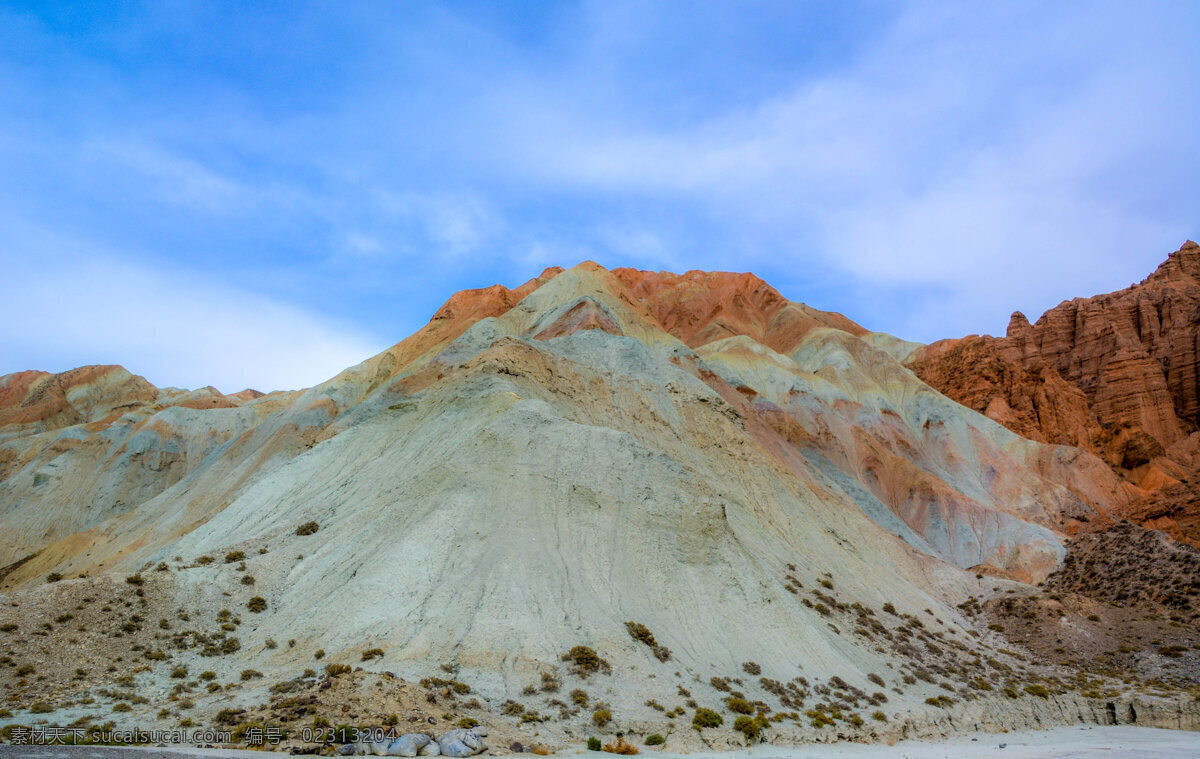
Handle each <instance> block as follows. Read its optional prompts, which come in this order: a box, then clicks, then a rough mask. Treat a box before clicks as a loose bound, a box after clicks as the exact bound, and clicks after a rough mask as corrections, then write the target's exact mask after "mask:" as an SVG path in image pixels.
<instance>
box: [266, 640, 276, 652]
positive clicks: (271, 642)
mask: <svg viewBox="0 0 1200 759" xmlns="http://www.w3.org/2000/svg"><path fill="white" fill-rule="evenodd" d="M263 645H264V646H266V647H267V648H269V649H271V650H272V651H274V650H275V649H276V648H277V647H278V646H279V644H278V643H276V642H275V639H274V638H267V639H266V641H265V642H264V643H263Z"/></svg>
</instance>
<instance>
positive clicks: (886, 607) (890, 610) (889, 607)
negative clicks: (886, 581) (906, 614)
mask: <svg viewBox="0 0 1200 759" xmlns="http://www.w3.org/2000/svg"><path fill="white" fill-rule="evenodd" d="M883 610H884V611H886V612H887V613H888V614H891V615H892V616H895V617H898V616H900V615H899V614H897V613H896V607H895V606H892V602H891V601H888V602H887V603H885V604H884V605H883Z"/></svg>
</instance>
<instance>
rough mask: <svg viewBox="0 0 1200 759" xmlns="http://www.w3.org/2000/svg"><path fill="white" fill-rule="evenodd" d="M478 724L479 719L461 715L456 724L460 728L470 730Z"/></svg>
mask: <svg viewBox="0 0 1200 759" xmlns="http://www.w3.org/2000/svg"><path fill="white" fill-rule="evenodd" d="M478 724H479V720H477V719H471V718H470V717H463V718H462V719H460V720H459V721H458V726H459V727H461V728H464V729H467V730H470V729H471V728H473V727H475V726H477V725H478Z"/></svg>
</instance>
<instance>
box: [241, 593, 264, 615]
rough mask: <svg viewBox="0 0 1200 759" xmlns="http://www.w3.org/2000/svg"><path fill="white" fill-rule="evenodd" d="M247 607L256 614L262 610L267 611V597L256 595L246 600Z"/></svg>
mask: <svg viewBox="0 0 1200 759" xmlns="http://www.w3.org/2000/svg"><path fill="white" fill-rule="evenodd" d="M246 608H247V609H249V610H250V611H252V612H254V613H255V614H258V613H259V612H261V611H266V609H267V599H265V598H263V597H262V596H255V597H254V598H251V599H250V600H249V601H247V602H246Z"/></svg>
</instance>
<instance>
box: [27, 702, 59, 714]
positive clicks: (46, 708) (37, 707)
mask: <svg viewBox="0 0 1200 759" xmlns="http://www.w3.org/2000/svg"><path fill="white" fill-rule="evenodd" d="M52 711H54V707H53V706H51V705H50V704H48V703H46V702H45V701H37V702H35V703H34V704H33V706H31V707H29V712H30V713H31V714H49V713H50V712H52Z"/></svg>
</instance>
